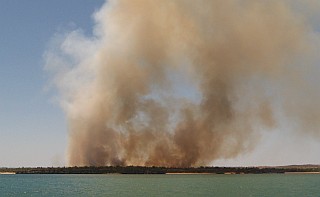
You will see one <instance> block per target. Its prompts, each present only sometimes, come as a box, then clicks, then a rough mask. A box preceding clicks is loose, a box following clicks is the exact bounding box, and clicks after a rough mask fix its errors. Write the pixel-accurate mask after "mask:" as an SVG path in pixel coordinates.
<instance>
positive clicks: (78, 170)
mask: <svg viewBox="0 0 320 197" xmlns="http://www.w3.org/2000/svg"><path fill="white" fill-rule="evenodd" d="M0 172H14V173H16V174H109V173H117V174H166V173H212V174H266V173H286V172H320V166H318V165H304V166H299V165H295V166H279V167H197V168H193V167H190V168H166V167H155V166H153V167H144V166H125V167H124V166H102V167H93V166H85V167H77V166H75V167H37V168H0Z"/></svg>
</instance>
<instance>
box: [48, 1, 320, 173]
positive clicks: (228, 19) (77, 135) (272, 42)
mask: <svg viewBox="0 0 320 197" xmlns="http://www.w3.org/2000/svg"><path fill="white" fill-rule="evenodd" d="M292 2H295V3H292ZM307 2H309V3H310V2H313V1H300V2H296V1H291V2H290V1H273V0H270V1H252V0H230V1H225V0H215V1H206V0H199V1H194V0H161V1H154V0H109V1H107V2H106V3H105V4H104V6H103V7H102V8H101V9H100V10H99V11H98V12H97V13H95V15H94V18H95V21H96V26H95V28H94V32H93V36H85V35H83V33H82V32H81V31H80V30H75V31H72V32H70V33H66V34H65V35H64V36H63V38H62V39H60V40H62V41H61V42H59V44H58V45H55V48H51V49H50V50H48V51H47V52H46V54H45V59H46V68H47V69H48V70H50V71H51V72H52V73H54V77H53V82H54V84H55V85H56V86H57V88H58V90H59V92H60V95H61V96H60V102H61V105H62V107H63V109H64V110H65V112H66V115H67V119H68V126H69V147H68V160H69V165H72V166H74V165H78V166H81V165H90V166H91V165H93V166H102V165H147V166H175V167H189V166H200V165H207V164H209V163H210V162H212V161H214V160H217V159H224V158H233V157H236V156H238V155H239V154H242V153H245V152H248V151H251V150H252V149H253V148H254V147H255V145H256V144H257V143H259V135H260V134H259V132H261V131H262V130H264V131H266V130H272V129H273V128H276V127H278V126H279V124H281V122H280V120H281V121H282V120H286V121H288V122H290V123H292V124H293V126H292V130H293V132H300V133H303V135H305V134H307V135H313V136H316V137H319V136H320V132H319V128H320V127H319V126H320V121H319V118H320V105H319V103H318V101H319V99H320V90H319V88H318V87H317V82H318V80H317V74H318V73H320V72H319V70H320V69H319V68H318V66H317V65H316V64H317V60H316V51H317V49H318V48H319V38H318V34H317V32H316V31H314V30H313V26H312V23H313V22H312V21H309V18H308V17H307V16H305V15H303V13H304V12H303V11H300V12H298V11H297V9H296V8H297V6H299V5H300V4H301V5H304V7H303V8H304V9H307V8H308V5H307ZM314 9H315V8H314ZM318 63H319V62H318Z"/></svg>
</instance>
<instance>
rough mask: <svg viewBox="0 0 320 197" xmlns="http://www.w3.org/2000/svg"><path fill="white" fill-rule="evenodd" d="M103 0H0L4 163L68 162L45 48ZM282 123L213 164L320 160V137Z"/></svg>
mask: <svg viewBox="0 0 320 197" xmlns="http://www.w3.org/2000/svg"><path fill="white" fill-rule="evenodd" d="M103 3H104V0H66V1H65V0H54V1H44V0H29V1H22V0H1V1H0V29H1V31H0V35H1V36H0V167H5V166H7V167H21V166H56V165H65V151H66V147H67V137H68V132H67V123H66V120H65V116H64V113H63V111H62V110H61V108H60V106H59V104H58V103H57V102H55V101H54V96H55V92H54V90H52V89H49V90H48V88H47V87H48V84H49V78H50V77H49V74H48V73H46V72H45V71H44V64H45V63H44V58H43V54H44V53H45V51H46V50H47V48H48V46H49V43H50V41H51V39H52V38H54V35H55V34H57V33H61V32H66V31H69V30H73V29H81V30H82V31H83V32H84V34H86V35H91V31H92V29H93V26H94V21H93V19H92V17H91V16H92V14H93V13H94V12H95V11H96V10H98V9H99V8H100V7H101V5H102V4H103ZM315 21H316V20H315ZM317 29H318V28H317ZM181 91H182V92H181V94H182V95H184V94H188V93H186V92H184V90H181ZM281 129H282V130H284V131H281V132H277V131H271V132H266V133H264V134H263V136H262V137H261V138H262V139H263V140H262V143H261V144H260V145H259V146H258V147H257V149H255V150H254V151H253V153H252V154H251V153H250V154H245V155H241V156H239V157H238V158H235V159H234V160H219V161H216V162H215V163H213V164H214V165H262V164H264V165H277V164H290V163H285V161H289V162H291V163H295V164H299V163H320V158H319V156H318V155H319V153H320V152H319V151H320V143H319V141H318V140H316V139H313V138H312V136H310V137H301V136H299V135H297V136H291V137H289V138H288V136H290V135H291V134H290V132H287V131H286V128H278V130H281ZM279 133H280V134H279ZM297 142H298V143H297ZM297 144H299V146H297ZM275 152H277V153H278V154H277V155H275V154H274V153H275ZM284 156H285V157H284ZM270 158H273V160H270Z"/></svg>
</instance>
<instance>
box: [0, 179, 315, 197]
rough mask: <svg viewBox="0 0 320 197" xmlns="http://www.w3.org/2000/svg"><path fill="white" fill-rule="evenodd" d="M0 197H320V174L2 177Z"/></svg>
mask: <svg viewBox="0 0 320 197" xmlns="http://www.w3.org/2000/svg"><path fill="white" fill-rule="evenodd" d="M0 196H78V197H79V196H299V197H300V196H319V197H320V174H263V175H116V174H114V175H110V174H109V175H0Z"/></svg>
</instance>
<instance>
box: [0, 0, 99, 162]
mask: <svg viewBox="0 0 320 197" xmlns="http://www.w3.org/2000/svg"><path fill="white" fill-rule="evenodd" d="M103 2H104V0H68V1H64V0H55V1H43V0H31V1H20V0H1V1H0V28H1V31H0V32H1V36H0V90H1V91H0V166H51V165H58V164H59V165H60V164H61V163H63V161H64V152H65V148H66V144H67V128H66V122H65V119H64V114H63V112H62V110H61V109H60V108H59V106H58V104H57V103H55V102H53V101H52V97H53V96H52V91H47V90H46V89H47V88H46V86H47V84H48V76H47V74H46V73H45V72H44V70H43V65H44V60H43V53H44V51H45V49H46V48H47V45H48V43H49V42H50V39H51V38H52V37H53V35H54V34H55V33H57V32H61V31H65V30H68V29H71V28H72V29H73V28H81V29H82V30H83V31H84V32H85V33H86V34H90V33H91V30H92V26H93V20H92V18H91V16H92V14H93V12H94V11H95V10H97V9H98V8H99V7H100V6H101V5H102V4H103Z"/></svg>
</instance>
